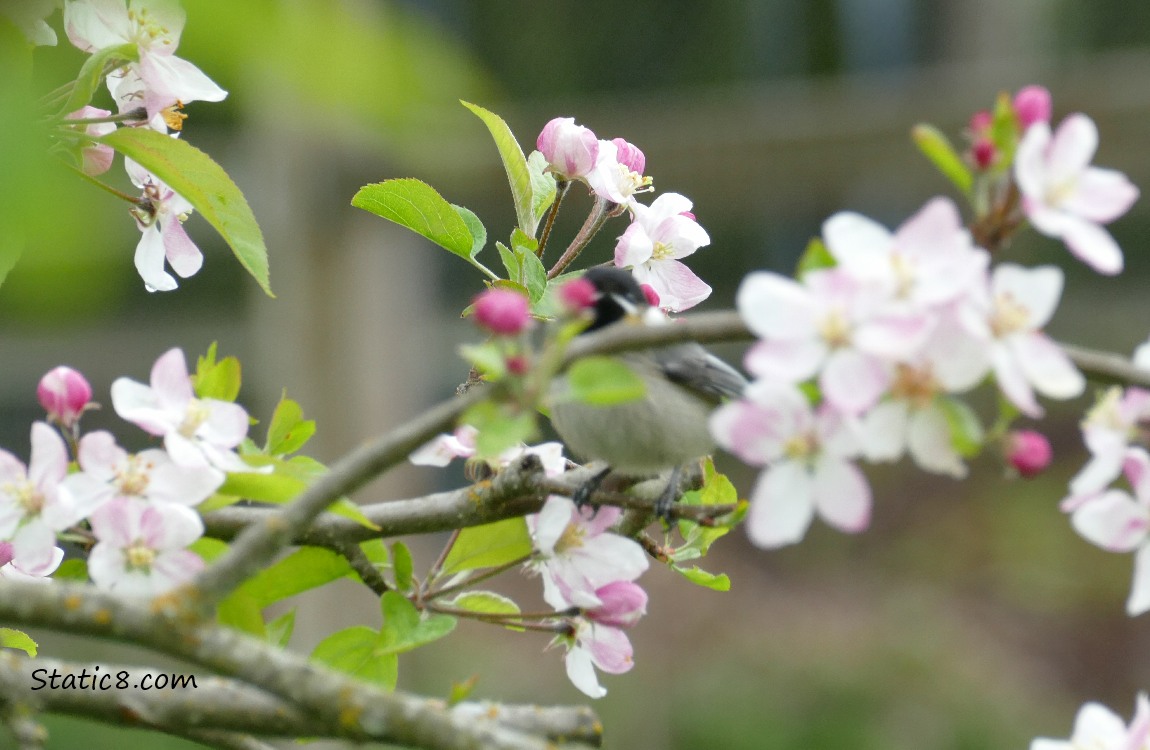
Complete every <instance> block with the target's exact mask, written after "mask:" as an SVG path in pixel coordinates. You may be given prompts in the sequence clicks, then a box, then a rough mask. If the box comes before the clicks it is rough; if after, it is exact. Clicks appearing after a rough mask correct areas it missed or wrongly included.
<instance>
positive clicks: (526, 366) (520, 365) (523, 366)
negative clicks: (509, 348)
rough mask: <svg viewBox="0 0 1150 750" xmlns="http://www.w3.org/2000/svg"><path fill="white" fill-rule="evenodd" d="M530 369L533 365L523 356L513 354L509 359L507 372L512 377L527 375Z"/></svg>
mask: <svg viewBox="0 0 1150 750" xmlns="http://www.w3.org/2000/svg"><path fill="white" fill-rule="evenodd" d="M530 369H531V365H530V363H528V361H527V357H524V356H523V355H522V354H512V355H511V356H510V357H508V358H507V372H509V373H511V374H512V375H516V376H522V375H526V374H527V371H528V370H530Z"/></svg>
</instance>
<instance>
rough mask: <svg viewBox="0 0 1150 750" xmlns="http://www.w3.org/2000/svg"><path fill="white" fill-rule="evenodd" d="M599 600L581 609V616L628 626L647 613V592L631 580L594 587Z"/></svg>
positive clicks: (602, 622) (620, 626)
mask: <svg viewBox="0 0 1150 750" xmlns="http://www.w3.org/2000/svg"><path fill="white" fill-rule="evenodd" d="M595 596H596V598H598V599H599V601H600V602H601V603H600V604H599V605H598V606H596V607H591V608H589V609H585V610H584V611H583V616H584V617H586V618H587V619H588V620H591V621H592V622H596V623H599V624H600V625H609V626H611V627H613V628H629V627H631V626H632V625H634V624H635V623H637V622H638V621H639V618H641V617H642V616H643V615H645V614H647V592H646V591H644V590H643V588H642V587H641V586H640V585H639V584H637V583H634V582H632V581H612V582H611V583H608V584H607V585H606V586H600V587H599V588H597V589H595Z"/></svg>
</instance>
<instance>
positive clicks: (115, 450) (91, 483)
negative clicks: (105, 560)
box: [64, 430, 224, 506]
mask: <svg viewBox="0 0 1150 750" xmlns="http://www.w3.org/2000/svg"><path fill="white" fill-rule="evenodd" d="M78 453H79V455H78V460H79V463H80V468H81V469H82V471H80V472H78V473H76V474H71V475H69V476H68V478H67V479H65V480H64V484H65V485H66V486H67V487H68V488H69V489H70V490H71V491H72V493H73V494H74V495H75V496H76V497H78V498H85V499H90V500H89V501H90V503H91V504H93V505H96V504H101V505H102V504H103V503H104V502H107V501H108V500H111V499H112V498H136V499H139V500H142V501H144V502H149V503H176V504H177V505H189V506H190V505H199V504H200V503H202V502H203V501H204V500H206V499H208V497H210V496H211V494H212V493H213V492H215V491H216V490H217V489H219V487H220V485H221V484H223V482H224V473H223V472H222V471H220V470H219V469H216V468H214V467H212V466H180V465H179V464H177V463H175V462H174V461H172V459H171V457H170V456H169V455H168V454H167V453H165V452H164V451H162V450H158V449H155V448H151V449H148V450H144V451H140V452H139V453H136V454H129V453H128V452H127V451H125V450H124V449H123V448H121V447H120V446H118V445H116V439H115V438H114V437H112V434H111V433H110V432H106V431H104V430H99V431H96V432H89V433H88V434H87V435H85V436H84V437H83V438H81V439H80V446H79V451H78Z"/></svg>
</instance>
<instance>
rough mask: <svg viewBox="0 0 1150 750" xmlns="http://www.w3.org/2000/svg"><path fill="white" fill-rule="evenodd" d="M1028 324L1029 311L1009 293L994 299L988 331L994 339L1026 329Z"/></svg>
mask: <svg viewBox="0 0 1150 750" xmlns="http://www.w3.org/2000/svg"><path fill="white" fill-rule="evenodd" d="M1029 323H1030V310H1028V309H1026V308H1025V307H1023V306H1022V305H1021V304H1020V303H1019V302H1018V301H1017V300H1016V299H1014V297H1013V296H1011V295H1010V294H1009V293H1004V294H999V295H997V296H995V298H994V312H993V313H991V316H990V330H991V331H992V332H993V333H994V335H995V337H997V338H1002V337H1003V336H1009V335H1010V334H1012V333H1017V332H1018V331H1024V330H1026V329H1027V327H1028V325H1029Z"/></svg>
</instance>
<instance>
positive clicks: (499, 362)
mask: <svg viewBox="0 0 1150 750" xmlns="http://www.w3.org/2000/svg"><path fill="white" fill-rule="evenodd" d="M459 353H460V354H461V355H463V358H464V359H465V360H467V361H468V363H470V364H471V366H472V367H474V368H475V369H476V370H478V371H479V372H480V373H481V374H483V375H486V376H487V377H488V378H489V379H491V380H499V379H500V378H502V377H503V376H504V375H506V374H507V357H506V355H505V354H504V353H503V346H501V345H500V344H499V343H497V342H496V341H487V342H485V343H482V344H463V345H462V346H460V347H459Z"/></svg>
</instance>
